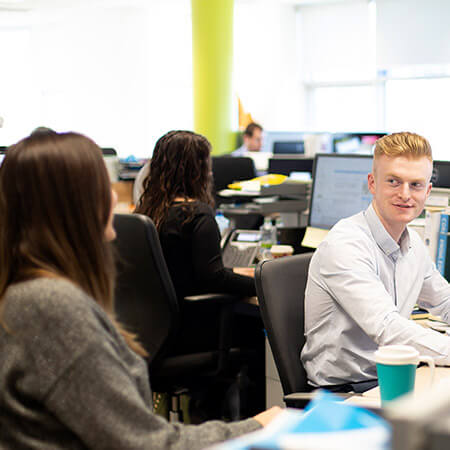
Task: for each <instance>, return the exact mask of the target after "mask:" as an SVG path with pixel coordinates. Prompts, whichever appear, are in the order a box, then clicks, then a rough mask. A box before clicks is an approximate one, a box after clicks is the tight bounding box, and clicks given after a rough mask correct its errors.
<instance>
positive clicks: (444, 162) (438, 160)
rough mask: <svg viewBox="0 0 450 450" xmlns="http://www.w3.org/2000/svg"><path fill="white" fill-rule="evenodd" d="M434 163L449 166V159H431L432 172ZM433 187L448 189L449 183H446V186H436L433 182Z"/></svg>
mask: <svg viewBox="0 0 450 450" xmlns="http://www.w3.org/2000/svg"><path fill="white" fill-rule="evenodd" d="M436 163H437V165H438V166H450V161H445V160H444V161H443V160H440V159H437V160H435V161H433V172H434V168H435V165H436ZM449 181H450V180H449ZM433 187H436V188H444V189H449V188H450V183H449V184H448V186H438V185H436V184H434V183H433Z"/></svg>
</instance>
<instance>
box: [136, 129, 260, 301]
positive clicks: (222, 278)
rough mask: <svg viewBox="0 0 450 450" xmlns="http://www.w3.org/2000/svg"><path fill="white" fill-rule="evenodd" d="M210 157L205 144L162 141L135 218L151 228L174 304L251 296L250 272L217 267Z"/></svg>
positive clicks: (186, 137) (199, 139)
mask: <svg viewBox="0 0 450 450" xmlns="http://www.w3.org/2000/svg"><path fill="white" fill-rule="evenodd" d="M210 151H211V144H210V143H209V142H208V140H207V139H206V138H205V137H204V136H201V135H199V134H196V133H192V132H190V131H170V132H169V133H167V134H165V135H164V136H162V137H161V138H160V139H159V140H158V142H157V143H156V146H155V150H154V152H153V157H152V161H151V164H150V172H149V174H148V176H147V178H146V179H145V180H144V192H143V194H142V196H141V198H140V200H139V203H138V205H137V207H136V210H135V212H137V213H140V214H145V215H147V216H149V217H150V218H151V219H152V220H153V222H154V223H155V226H156V228H157V229H158V232H159V237H160V241H161V246H162V249H163V252H164V256H165V259H166V262H167V266H168V268H169V272H170V275H171V277H172V281H173V283H174V286H175V290H176V292H177V295H178V297H179V298H183V297H185V296H187V295H195V294H202V293H211V292H223V293H230V294H235V295H239V296H242V297H248V296H254V295H256V288H255V283H254V279H253V278H252V277H253V273H254V270H253V269H250V268H234V269H233V270H231V269H226V268H225V267H224V265H223V262H222V255H221V249H220V232H219V228H218V226H217V223H216V220H215V216H214V211H213V209H212V207H211V205H212V204H213V199H212V195H211V160H210Z"/></svg>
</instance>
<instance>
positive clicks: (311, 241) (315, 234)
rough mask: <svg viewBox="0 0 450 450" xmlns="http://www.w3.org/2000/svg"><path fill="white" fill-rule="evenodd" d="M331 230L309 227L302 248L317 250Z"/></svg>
mask: <svg viewBox="0 0 450 450" xmlns="http://www.w3.org/2000/svg"><path fill="white" fill-rule="evenodd" d="M328 231H329V230H324V229H322V228H316V227H307V228H306V231H305V236H304V237H303V241H302V246H303V247H311V248H317V247H318V246H319V244H320V243H321V242H322V241H323V240H324V239H325V238H326V236H327V234H328Z"/></svg>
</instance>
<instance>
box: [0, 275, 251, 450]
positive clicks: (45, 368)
mask: <svg viewBox="0 0 450 450" xmlns="http://www.w3.org/2000/svg"><path fill="white" fill-rule="evenodd" d="M2 319H3V322H4V323H5V324H6V326H7V328H8V332H7V331H5V329H4V328H3V327H1V326H0V449H14V450H20V449H46V450H50V449H85V448H95V449H120V450H127V449H130V450H131V449H132V450H138V449H155V450H157V449H190V450H194V449H200V448H204V447H206V446H208V445H210V444H212V443H215V442H219V441H223V440H225V439H228V438H231V437H234V436H238V435H240V434H243V433H246V432H249V431H253V430H256V429H257V428H259V427H260V425H259V424H258V423H257V422H256V421H255V420H253V419H248V420H245V421H242V422H236V423H232V424H225V423H223V422H218V421H214V422H207V423H204V424H202V425H197V426H195V425H191V426H189V425H179V424H170V423H168V422H167V421H165V420H164V419H162V418H161V417H159V416H157V415H155V414H153V412H152V405H151V391H150V386H149V382H148V374H147V367H146V364H145V362H144V360H143V359H142V358H140V357H139V356H137V355H136V354H135V353H133V352H132V351H131V350H130V349H129V348H128V346H127V345H126V343H125V341H124V340H123V339H122V337H121V335H120V334H119V333H117V331H116V329H115V328H114V327H113V325H112V323H111V322H110V320H109V319H108V316H107V315H106V314H105V313H104V311H103V310H102V309H101V308H100V307H99V306H98V305H97V303H95V302H94V301H93V300H92V298H90V297H89V296H88V295H86V294H85V293H84V292H83V291H82V290H80V289H78V288H77V287H76V286H74V285H73V284H72V283H70V282H68V281H64V280H57V279H44V278H40V279H36V280H32V281H26V282H22V283H18V284H15V285H13V286H11V287H10V288H9V289H8V291H7V293H6V297H5V308H4V311H3V316H2ZM149 326H151V324H149Z"/></svg>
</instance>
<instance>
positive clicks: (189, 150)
mask: <svg viewBox="0 0 450 450" xmlns="http://www.w3.org/2000/svg"><path fill="white" fill-rule="evenodd" d="M210 153H211V144H210V143H209V141H208V139H206V138H205V137H204V136H202V135H200V134H197V133H193V132H192V131H181V130H179V131H169V132H168V133H166V134H165V135H164V136H162V137H161V138H159V140H158V142H157V143H156V145H155V150H154V151H153V156H152V160H151V163H150V172H149V174H148V176H147V177H146V178H145V179H144V192H143V193H142V196H141V198H140V200H139V202H138V205H137V208H136V210H135V212H137V213H141V214H146V215H147V216H149V217H151V218H152V220H153V222H154V223H155V225H156V228H157V229H159V228H160V226H161V225H162V224H163V223H164V221H165V220H166V218H167V213H168V210H169V208H170V207H171V205H172V204H173V201H174V200H175V198H177V197H180V198H183V199H184V200H186V204H185V208H186V209H187V210H188V217H189V203H188V202H187V200H199V201H202V202H204V203H207V204H209V205H211V206H212V205H213V199H212V195H211V159H210Z"/></svg>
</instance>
